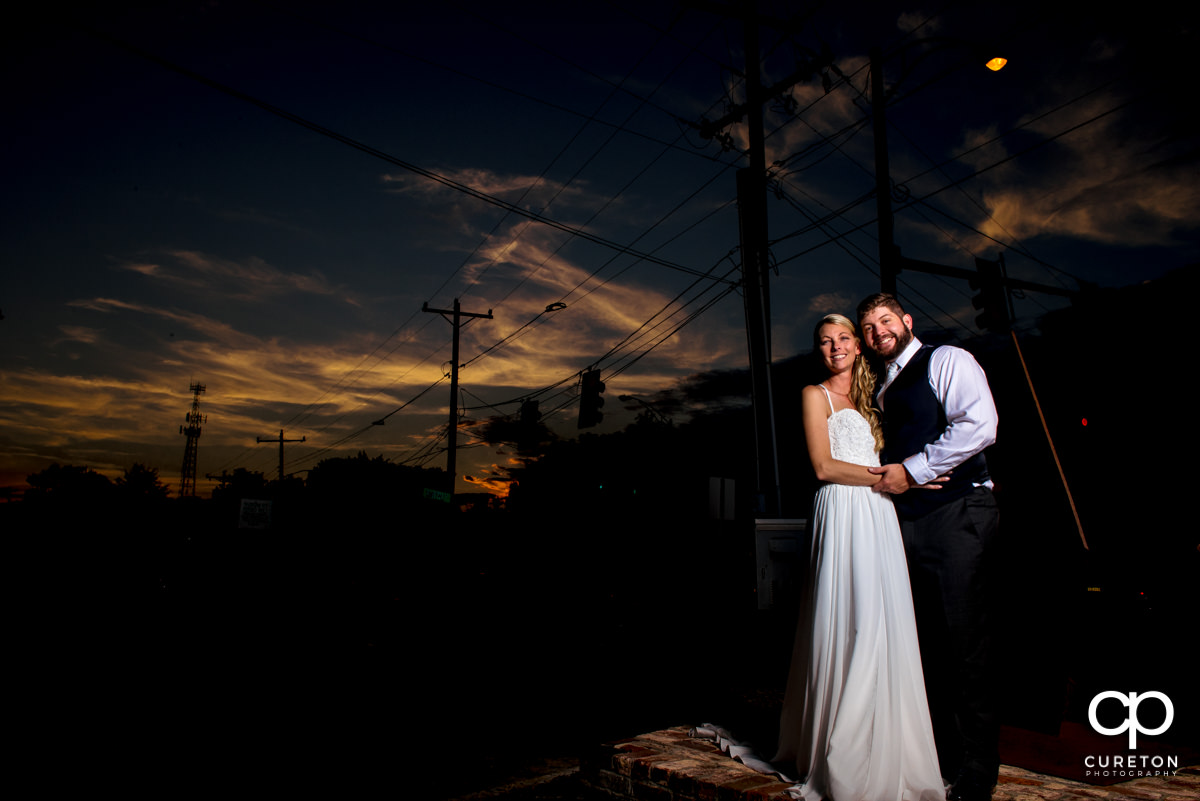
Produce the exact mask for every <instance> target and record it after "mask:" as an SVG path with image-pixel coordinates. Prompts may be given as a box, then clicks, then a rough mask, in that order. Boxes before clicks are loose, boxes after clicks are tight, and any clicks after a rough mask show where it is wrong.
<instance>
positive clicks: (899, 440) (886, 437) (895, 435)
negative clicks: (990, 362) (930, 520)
mask: <svg viewBox="0 0 1200 801" xmlns="http://www.w3.org/2000/svg"><path fill="white" fill-rule="evenodd" d="M933 351H934V348H932V347H930V346H929V345H922V346H921V348H920V350H918V351H917V352H916V353H915V354H913V357H912V358H911V359H909V361H908V364H906V365H904V369H903V370H901V371H900V374H899V375H897V376H896V380H895V381H893V382H892V383H891V384H890V385H888V388H887V392H885V393H884V396H885V404H886V407H887V411H886V413H885V414H884V415H883V452H882V453H881V454H880V455H881V456H882V457H883V463H884V464H891V463H892V462H902V461H903V460H905V459H907V458H908V457H909V456H912V455H913V454H914V453H920V452H921V450H923V449H924V448H925V446H926V445H929V444H930V443H933V442H935V441H937V439H938V437H940V436H941V435H942V433H943V432H944V431H945V430H946V411H945V410H944V409H943V408H942V404H941V403H939V402H938V399H937V395H935V394H934V393H933V387H931V386H930V385H929V357H930V356H932V355H933ZM987 480H988V469H987V460H986V459H984V457H983V454H982V453H977V454H975V455H974V456H972V457H971V458H970V459H968V460H967V461H965V462H963V463H962V464H960V465H959V466H958V467H956V468H954V471H953V475H951V476H950V480H949V481H948V482H947V483H945V484H943V485H942V488H941V489H939V490H926V489H910V490H909V491H908V492H904V493H901V494H900V495H893V496H892V500H893V501H894V502H895V504H896V513H897V514H898V515H899V516H900V519H901V520H915V519H917V518H918V517H922V516H923V515H927V514H929V513H930V512H932V511H933V510H934V509H937V508H938V507H939V506H941V505H942V504H944V503H948V502H950V501H953V500H956V499H958V498H961V497H963V496H964V495H967V494H969V493H970V492H971V491H972V490H973V489H974V488H975V485H976V484H982V483H983V482H985V481H987Z"/></svg>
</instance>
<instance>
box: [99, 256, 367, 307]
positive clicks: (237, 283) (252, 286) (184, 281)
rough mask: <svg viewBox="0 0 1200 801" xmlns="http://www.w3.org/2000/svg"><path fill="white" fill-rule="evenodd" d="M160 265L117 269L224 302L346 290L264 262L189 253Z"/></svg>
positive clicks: (316, 274)
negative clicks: (219, 297) (217, 296)
mask: <svg viewBox="0 0 1200 801" xmlns="http://www.w3.org/2000/svg"><path fill="white" fill-rule="evenodd" d="M164 255H165V256H166V260H164V261H163V262H148V261H135V262H126V263H123V264H120V265H119V266H118V268H119V269H122V270H127V271H129V272H135V273H138V274H140V275H143V276H145V277H147V278H150V279H153V280H156V281H161V282H164V283H168V284H172V285H175V286H182V287H187V288H189V289H192V290H204V291H209V292H212V293H217V294H219V295H220V296H221V297H222V298H225V299H226V300H236V301H260V300H263V299H265V298H269V297H277V296H280V295H286V294H289V293H299V294H308V295H328V296H336V295H342V294H345V290H344V289H343V288H341V287H337V286H335V285H333V284H331V283H330V282H329V281H328V279H326V278H325V276H323V275H322V274H321V273H319V272H316V271H311V272H308V273H293V272H289V271H287V270H282V269H280V268H278V267H275V266H273V265H271V264H268V263H267V262H266V261H264V260H263V259H259V258H248V259H244V260H240V261H234V260H231V259H222V258H218V257H215V256H210V255H208V254H205V253H199V252H196V251H190V250H176V251H171V252H168V253H166V254H164Z"/></svg>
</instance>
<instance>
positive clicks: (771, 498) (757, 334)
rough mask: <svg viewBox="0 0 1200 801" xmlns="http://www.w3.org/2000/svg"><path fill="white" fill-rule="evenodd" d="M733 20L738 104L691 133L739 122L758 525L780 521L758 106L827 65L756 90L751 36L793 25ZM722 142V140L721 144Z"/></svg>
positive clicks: (749, 0) (707, 5) (722, 9)
mask: <svg viewBox="0 0 1200 801" xmlns="http://www.w3.org/2000/svg"><path fill="white" fill-rule="evenodd" d="M691 4H692V5H695V6H697V7H699V8H703V9H705V10H707V11H711V12H713V13H715V14H722V15H727V16H733V15H734V13H735V12H733V11H732V10H731V7H730V6H727V5H724V4H718V3H711V2H707V1H706V0H692V3H691ZM737 13H738V15H739V16H740V18H741V23H742V44H743V47H744V49H745V67H744V78H745V81H746V102H745V103H744V104H739V105H737V106H735V107H734V108H733V109H732V110H730V112H729V113H727V114H725V115H724V116H723V117H721V118H720V119H718V120H714V121H712V122H709V121H707V120H705V121H704V122H702V123H701V124H700V125H699V126H698V128H699V130H700V135H701V136H703V137H705V138H716V137H717V136H718V134H719V132H720V131H721V130H722V129H723V128H725V127H727V126H729V125H732V124H734V123H737V122H740V121H741V120H743V119H744V120H745V121H746V138H747V140H748V148H747V152H746V155H747V157H748V159H749V166H747V167H744V168H742V169H740V170H738V172H737V196H738V228H739V237H740V240H741V251H742V289H743V296H744V302H745V311H746V345H747V349H748V350H749V358H750V398H751V404H752V406H753V409H754V440H755V444H756V447H755V452H756V454H757V465H756V466H757V487H756V489H757V495H758V504H757V506H758V508H757V509H756V513H757V514H758V515H759V516H760V517H778V516H779V515H780V514H781V508H782V494H781V489H780V486H779V457H778V455H777V447H776V441H775V396H774V393H773V391H772V387H771V302H770V281H769V277H770V273H769V270H770V258H769V255H770V254H769V252H768V250H769V249H768V247H767V157H766V143H765V137H764V135H763V109H762V106H763V103H765V102H767V101H768V100H770V99H771V98H774V97H778V96H780V95H782V94H784V93H785V92H787V91H788V90H789V89H791V87H792V86H794V85H795V84H797V83H799V82H800V81H805V80H808V79H810V78H812V77H813V76H814V75H815V74H817V72H818V71H819V70H821V69H823V68H824V67H827V66H828V65H829V64H830V63H832V61H833V56H832V54H831V53H829V52H828V49H827V48H826V49H823V51H822V52H821V53H820V54H819V55H817V56H816V58H814V59H813V60H812V61H806V62H803V63H801V64H798V65H797V68H796V69H795V70H794V71H793V72H792V73H791V74H790V75H788V76H786V77H785V78H784V79H783V80H781V81H779V82H778V83H775V84H773V85H771V86H767V87H764V86H763V84H762V77H761V75H760V72H759V69H760V67H759V58H760V56H759V36H758V29H759V26H760V25H762V24H767V25H770V26H772V27H775V28H779V29H781V30H790V29H792V28H794V27H795V26H796V24H797V23H788V22H784V21H780V20H772V19H767V18H764V17H761V16H759V14H758V12H757V8H756V3H755V2H754V0H743V2H741V3H740V4H739V5H738V7H737ZM725 141H726V142H728V138H727V137H725Z"/></svg>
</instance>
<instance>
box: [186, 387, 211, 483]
mask: <svg viewBox="0 0 1200 801" xmlns="http://www.w3.org/2000/svg"><path fill="white" fill-rule="evenodd" d="M188 389H190V390H191V391H192V410H191V411H190V412H188V414H187V416H186V417H185V418H184V419H185V420H187V425H185V426H180V427H179V433H180V434H187V446H186V447H185V448H184V450H183V470H182V471H181V472H180V487H179V497H181V498H182V497H184V496H187V495H190V496H195V494H196V450H197V447H198V446H199V444H200V424H201V423H207V422H208V417H207V416H204V415H201V414H200V393H202V392H204V385H203V384H197V383H195V382H193V383H192V384H191V385H190V386H189V387H188Z"/></svg>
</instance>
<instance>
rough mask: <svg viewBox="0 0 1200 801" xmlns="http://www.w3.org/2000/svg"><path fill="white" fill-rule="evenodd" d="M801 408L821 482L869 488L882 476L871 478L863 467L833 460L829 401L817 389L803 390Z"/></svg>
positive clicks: (810, 387)
mask: <svg viewBox="0 0 1200 801" xmlns="http://www.w3.org/2000/svg"><path fill="white" fill-rule="evenodd" d="M800 397H801V409H802V412H803V415H804V439H805V440H806V441H807V443H808V459H809V461H810V462H812V466H813V470H814V471H815V472H816V474H817V478H818V479H819V480H821V481H829V482H831V483H833V484H849V485H851V486H855V487H870V486H874V485H875V484H877V483H878V482H879V480H880V478H881V476H876V475H872V474H871V473H870V472H869V471H868V470H867V468H866V466H864V465H858V464H851V463H850V462H843V461H840V460H838V459H834V458H833V449H832V448H831V447H830V446H829V401H828V400H827V399H826V397H825V393H824V392H823V391H821V388H820V387H818V386H809V387H805V388H804V392H803V394H802V395H801V396H800Z"/></svg>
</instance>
